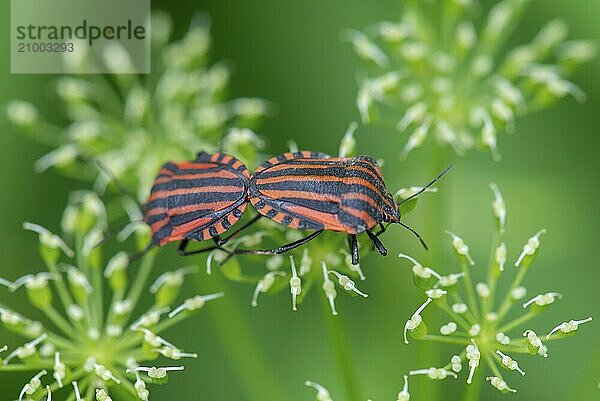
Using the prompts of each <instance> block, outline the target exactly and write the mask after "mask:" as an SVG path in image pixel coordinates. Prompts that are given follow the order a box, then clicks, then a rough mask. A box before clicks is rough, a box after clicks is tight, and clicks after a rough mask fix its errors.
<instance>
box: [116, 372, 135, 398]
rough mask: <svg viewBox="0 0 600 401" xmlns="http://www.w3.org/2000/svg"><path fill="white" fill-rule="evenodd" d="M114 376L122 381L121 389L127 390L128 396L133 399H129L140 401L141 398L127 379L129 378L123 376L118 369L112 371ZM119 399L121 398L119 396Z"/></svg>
mask: <svg viewBox="0 0 600 401" xmlns="http://www.w3.org/2000/svg"><path fill="white" fill-rule="evenodd" d="M112 371H113V374H114V375H115V377H116V378H117V379H119V380H121V387H123V388H125V390H126V391H127V394H129V395H130V396H131V397H132V398H129V399H130V400H134V401H135V400H139V397H138V395H137V392H136V391H135V387H133V384H131V382H130V381H129V380H128V379H127V377H126V376H125V375H124V374H121V372H120V371H119V370H117V369H112ZM119 399H121V398H120V396H119Z"/></svg>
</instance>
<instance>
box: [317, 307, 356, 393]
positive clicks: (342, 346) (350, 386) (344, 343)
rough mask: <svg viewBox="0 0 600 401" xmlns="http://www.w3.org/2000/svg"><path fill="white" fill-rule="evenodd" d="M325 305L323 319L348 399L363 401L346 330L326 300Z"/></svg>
mask: <svg viewBox="0 0 600 401" xmlns="http://www.w3.org/2000/svg"><path fill="white" fill-rule="evenodd" d="M321 304H322V305H323V318H324V320H325V326H326V327H327V332H328V333H329V339H330V345H331V346H332V348H333V353H334V356H335V359H336V361H337V366H338V370H339V372H340V373H341V375H342V381H343V382H344V385H345V387H346V396H347V397H348V398H346V399H347V400H349V401H362V400H363V398H362V397H361V395H360V389H359V387H358V383H359V378H358V373H357V372H356V368H355V367H354V360H353V358H352V355H351V354H350V350H351V347H350V346H349V342H348V337H347V335H346V330H345V329H344V327H343V321H342V320H341V319H340V318H339V317H338V316H333V315H332V314H331V309H330V308H329V304H328V303H327V300H326V299H323V301H322V302H321Z"/></svg>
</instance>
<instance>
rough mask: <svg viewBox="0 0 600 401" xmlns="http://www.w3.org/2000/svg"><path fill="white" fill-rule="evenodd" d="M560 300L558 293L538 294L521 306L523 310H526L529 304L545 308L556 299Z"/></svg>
mask: <svg viewBox="0 0 600 401" xmlns="http://www.w3.org/2000/svg"><path fill="white" fill-rule="evenodd" d="M557 298H558V299H561V298H562V294H559V293H558V292H547V293H545V294H539V295H536V296H535V297H533V298H531V299H530V300H529V301H527V302H525V303H524V304H523V308H527V307H528V306H529V305H531V304H534V303H535V304H536V305H537V306H546V305H550V304H552V303H554V301H555V300H556V299H557Z"/></svg>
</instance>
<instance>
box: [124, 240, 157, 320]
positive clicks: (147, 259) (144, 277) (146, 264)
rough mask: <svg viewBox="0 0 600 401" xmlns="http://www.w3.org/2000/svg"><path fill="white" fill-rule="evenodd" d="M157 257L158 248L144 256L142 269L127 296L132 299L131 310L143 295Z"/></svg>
mask: <svg viewBox="0 0 600 401" xmlns="http://www.w3.org/2000/svg"><path fill="white" fill-rule="evenodd" d="M155 258H156V250H155V249H153V250H150V251H148V252H147V253H146V254H145V255H144V256H143V257H142V262H141V266H140V269H139V271H138V273H137V275H136V279H135V281H134V283H133V285H132V286H131V288H130V289H129V293H128V294H127V298H128V299H129V300H130V301H131V306H132V308H131V310H132V311H133V310H134V309H135V306H136V305H137V303H138V301H139V299H140V295H142V290H143V289H144V286H145V285H146V281H148V277H149V276H150V273H151V272H152V266H153V265H154V259H155Z"/></svg>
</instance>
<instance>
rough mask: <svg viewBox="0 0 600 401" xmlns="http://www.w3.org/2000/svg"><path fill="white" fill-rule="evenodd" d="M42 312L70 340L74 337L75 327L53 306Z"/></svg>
mask: <svg viewBox="0 0 600 401" xmlns="http://www.w3.org/2000/svg"><path fill="white" fill-rule="evenodd" d="M42 311H43V312H44V314H45V315H46V316H47V317H48V319H50V320H51V321H52V323H54V324H55V325H56V327H58V328H59V329H60V330H61V331H62V332H63V333H64V334H65V335H66V336H67V337H68V338H72V337H73V332H74V330H73V326H71V325H70V324H69V322H67V321H66V320H65V318H63V317H62V316H61V314H60V313H58V312H57V311H56V309H54V307H53V306H52V305H48V306H47V307H45V308H44V309H42Z"/></svg>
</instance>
